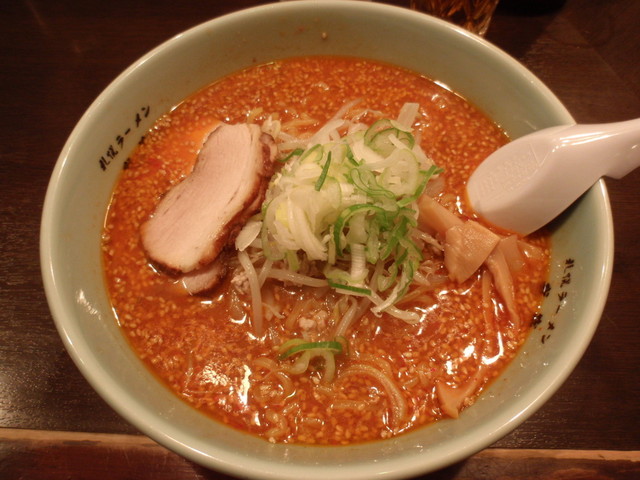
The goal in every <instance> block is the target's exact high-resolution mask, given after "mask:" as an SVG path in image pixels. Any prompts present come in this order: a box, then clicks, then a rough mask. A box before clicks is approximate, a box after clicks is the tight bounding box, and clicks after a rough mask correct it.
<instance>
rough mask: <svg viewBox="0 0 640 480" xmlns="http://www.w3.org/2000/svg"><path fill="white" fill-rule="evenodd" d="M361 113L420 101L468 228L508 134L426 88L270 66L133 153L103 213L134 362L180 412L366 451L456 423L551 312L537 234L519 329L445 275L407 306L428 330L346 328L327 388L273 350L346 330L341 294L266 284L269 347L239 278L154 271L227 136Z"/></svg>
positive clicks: (206, 94)
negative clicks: (217, 143)
mask: <svg viewBox="0 0 640 480" xmlns="http://www.w3.org/2000/svg"><path fill="white" fill-rule="evenodd" d="M354 99H360V100H361V101H360V103H359V104H358V107H357V108H360V109H369V110H371V111H377V112H380V113H381V114H383V115H384V116H387V117H389V118H395V117H396V116H397V115H398V112H399V110H400V108H401V107H402V105H403V104H404V103H405V102H415V103H418V104H419V105H420V115H419V118H418V119H417V121H416V124H415V127H414V132H416V134H417V135H418V138H420V141H421V145H422V148H423V149H424V151H425V152H426V153H427V154H428V155H429V156H430V157H432V159H433V160H434V162H435V163H436V164H437V165H438V166H440V167H442V168H443V169H444V173H443V174H442V175H441V176H440V179H441V180H440V182H441V185H440V188H441V192H439V193H438V195H437V200H438V202H439V203H441V204H442V205H444V206H446V207H447V208H449V209H450V210H451V211H455V212H456V214H457V215H459V216H460V217H462V218H465V217H468V216H471V214H470V213H469V211H468V209H467V207H466V206H465V204H464V199H463V197H464V195H463V190H464V185H465V182H466V180H467V178H468V176H469V175H470V173H471V172H472V171H473V169H474V168H475V166H476V165H478V163H479V162H481V161H482V160H483V159H484V158H485V157H486V156H487V155H488V154H489V153H491V152H492V151H494V150H495V149H497V148H498V147H499V146H501V145H503V144H504V143H506V142H507V141H508V139H507V138H506V136H505V135H504V133H503V132H502V131H501V130H500V128H499V127H498V126H496V125H495V124H494V123H493V122H492V121H491V120H490V119H488V118H487V117H486V116H485V115H484V114H483V113H481V112H480V111H478V110H477V109H476V108H475V107H474V106H472V105H471V104H469V103H468V102H466V101H465V100H464V99H463V98H461V97H460V96H458V95H456V94H455V93H452V92H450V91H448V90H447V89H445V88H443V87H442V86H439V85H438V84H436V83H434V82H433V81H431V80H429V79H427V78H425V77H423V76H420V75H418V74H415V73H413V72H409V71H407V70H404V69H401V68H397V67H394V66H391V65H386V64H381V63H377V62H373V61H366V60H360V59H352V58H338V57H305V58H296V59H290V60H284V61H277V62H273V63H269V64H265V65H258V66H255V67H252V68H249V69H247V70H243V71H241V72H238V73H235V74H233V75H230V76H228V77H225V78H223V79H221V80H219V81H216V82H215V83H213V84H212V85H210V86H208V87H207V88H205V89H203V90H202V91H200V92H198V93H196V94H195V95H193V96H192V97H190V98H188V99H186V100H185V101H184V102H183V103H181V104H180V105H178V106H177V107H176V108H175V109H173V110H172V111H171V112H169V113H167V114H166V115H164V116H163V117H161V118H160V119H159V120H158V121H157V122H156V124H155V125H154V127H153V128H152V129H151V130H150V131H149V132H148V134H147V135H146V137H145V139H144V142H142V143H141V144H140V145H139V146H138V147H137V148H136V149H135V150H134V151H133V152H132V154H131V156H130V159H129V161H128V162H127V168H126V169H124V170H123V172H122V175H121V178H120V179H119V181H118V183H117V185H116V187H115V190H114V193H113V198H112V201H111V204H110V207H109V210H108V213H107V218H106V222H105V228H104V234H103V258H104V266H105V272H106V281H107V285H108V290H109V293H110V296H111V301H112V305H113V308H114V311H115V312H116V315H117V319H118V322H119V324H120V326H121V328H122V330H123V332H124V334H125V335H126V337H127V338H128V340H129V342H130V343H131V345H132V347H133V349H134V350H135V352H136V353H137V354H138V356H139V357H140V358H141V359H142V360H143V361H144V362H145V363H146V364H147V365H148V367H149V369H150V370H151V371H152V372H153V373H154V374H155V375H157V377H158V378H160V379H161V380H162V382H164V383H165V384H166V385H167V387H168V388H170V389H171V390H172V391H173V392H175V394H176V395H177V396H179V397H180V398H182V399H183V400H184V401H186V402H188V403H189V404H191V405H193V406H194V407H195V408H197V409H199V410H200V411H202V412H203V413H206V414H207V415H210V416H211V417H213V418H214V419H216V420H218V421H220V422H223V423H225V424H228V425H230V426H232V427H234V428H237V429H240V430H243V431H247V432H250V433H252V434H255V435H258V436H261V437H264V438H265V439H267V440H269V441H273V442H291V443H304V444H332V445H340V444H348V443H356V442H364V441H371V440H376V439H383V438H388V437H391V436H393V435H397V434H400V433H402V432H406V431H408V430H411V429H414V428H416V427H420V426H423V425H427V424H430V423H432V422H434V421H436V420H438V419H440V418H443V417H447V416H456V415H457V413H458V411H461V410H463V409H464V408H466V407H468V406H470V405H471V404H472V403H473V402H474V400H475V398H476V397H477V396H478V395H479V393H480V392H481V390H482V389H483V388H484V387H485V386H486V385H487V384H488V383H489V382H491V380H492V379H494V378H495V377H496V376H498V375H499V374H500V372H501V371H502V370H503V369H504V368H505V366H506V365H507V364H508V363H509V361H510V360H511V359H512V358H513V357H514V356H515V354H516V353H517V351H518V348H519V347H520V345H521V344H522V343H523V341H524V340H525V338H526V336H527V334H528V332H529V330H530V327H531V321H532V318H533V317H534V315H535V314H536V312H537V310H538V308H539V305H540V302H541V297H542V285H543V283H544V282H545V280H546V275H547V269H548V257H549V247H548V238H545V237H544V236H542V235H538V236H536V237H532V238H528V239H527V241H528V243H529V244H531V245H533V246H534V249H535V250H536V251H537V252H538V255H537V256H533V257H529V258H527V260H526V261H525V262H524V266H523V267H522V270H521V271H520V272H519V273H518V274H517V275H515V277H514V289H515V299H516V305H517V309H518V313H519V319H520V321H518V322H514V321H513V319H510V318H509V316H508V315H507V313H506V312H505V309H504V307H503V305H502V304H501V302H500V299H499V297H496V296H495V295H494V296H493V300H492V301H491V305H488V303H487V297H486V294H487V289H488V288H490V286H488V284H487V282H486V276H484V275H483V272H482V271H479V272H478V273H477V274H475V275H473V276H472V277H471V278H470V279H469V280H467V281H465V282H464V283H462V284H457V283H455V282H452V281H450V280H448V279H447V278H446V277H445V276H444V275H442V279H441V280H440V282H439V283H438V285H437V287H434V288H433V289H431V290H429V291H424V292H419V293H420V294H419V295H411V294H410V295H408V300H407V302H406V304H405V305H403V308H412V309H415V310H416V311H418V312H420V313H421V320H420V321H419V322H418V323H417V324H415V325H408V324H406V323H404V322H403V321H401V320H398V319H396V318H393V317H391V316H389V315H387V314H382V315H381V316H380V317H378V316H375V315H373V314H371V313H368V314H365V315H364V317H363V318H362V319H361V320H360V321H358V322H357V323H355V324H354V325H353V326H352V327H351V328H349V329H348V330H347V332H346V333H345V335H344V336H345V338H346V340H347V341H348V345H349V348H348V350H349V351H348V353H347V352H345V353H344V354H343V355H337V356H336V376H335V378H334V380H333V381H332V382H331V383H330V384H325V383H324V382H323V381H322V373H323V372H322V366H319V367H318V368H317V370H313V369H311V370H310V371H306V372H304V374H299V375H295V374H291V373H289V372H287V371H286V370H283V369H282V368H280V366H281V364H282V362H283V361H282V360H279V359H278V353H277V352H278V348H279V346H280V345H281V344H282V343H283V342H284V341H285V340H286V339H290V338H293V337H298V336H300V335H301V334H302V331H303V330H304V331H307V332H308V331H310V332H311V333H312V334H315V335H316V336H317V337H318V338H321V337H322V332H323V331H324V330H326V329H329V328H332V327H334V325H333V324H332V316H331V315H332V311H334V309H335V308H336V304H337V303H338V302H339V301H340V296H339V295H338V294H335V293H333V292H331V291H328V290H326V289H325V290H324V291H322V292H318V291H312V290H311V289H305V288H302V287H295V286H291V285H286V284H283V283H281V282H277V281H275V280H273V281H267V283H266V284H265V287H264V289H263V298H264V301H265V304H266V306H265V307H264V318H265V320H264V325H265V330H266V333H265V336H264V337H263V338H256V336H255V335H254V332H253V330H252V327H251V309H250V305H251V302H250V300H249V299H248V298H246V296H245V297H242V294H241V293H240V294H239V293H238V291H237V290H234V288H233V284H232V275H229V276H228V278H227V279H226V280H225V281H224V283H223V285H221V286H220V287H219V288H218V289H216V290H215V291H214V292H213V293H212V294H211V295H208V296H190V295H188V294H185V292H184V291H183V290H182V289H181V288H180V287H179V286H178V285H177V284H176V281H175V279H174V278H172V277H171V276H169V275H166V274H163V273H162V272H159V271H158V270H157V269H156V268H154V267H153V266H152V265H151V264H150V263H149V261H148V259H147V257H146V255H145V252H144V250H143V249H142V247H141V244H140V233H139V231H140V226H141V225H142V223H144V222H145V220H147V219H148V218H149V216H150V215H151V214H152V213H153V211H154V209H155V206H156V204H157V202H158V200H159V198H161V196H162V195H163V194H164V193H165V192H166V191H167V190H168V189H169V188H170V187H171V186H172V185H175V184H176V183H177V182H179V181H180V180H181V179H182V178H184V176H185V175H187V174H188V173H189V171H190V169H191V167H192V166H193V163H194V161H195V159H196V156H197V154H198V151H199V148H200V146H201V145H202V142H203V139H204V137H205V136H206V134H207V132H209V131H210V130H211V128H212V127H213V126H214V125H215V124H216V123H217V122H219V121H220V120H221V121H224V122H227V123H241V122H252V123H257V124H262V123H263V122H264V121H265V120H266V119H267V118H269V117H271V118H274V119H277V120H279V121H281V122H282V125H283V128H285V126H287V125H289V127H290V128H291V129H295V130H296V132H297V133H298V134H305V133H306V132H313V131H315V130H316V129H317V128H318V127H320V126H321V125H322V124H324V122H326V121H327V120H328V119H330V118H331V117H332V116H333V115H334V114H335V113H336V112H337V111H338V110H339V109H340V108H341V107H342V106H343V105H345V104H346V103H347V102H350V101H353V100H354ZM502 233H504V232H502ZM483 289H484V292H483ZM238 296H240V297H238ZM483 302H484V304H483ZM301 305H302V307H301ZM239 306H240V307H239ZM487 311H489V312H490V315H488V314H487ZM446 395H448V396H452V397H457V398H458V400H457V408H456V409H455V410H454V411H451V409H450V408H447V407H446V406H444V404H443V398H444V397H443V396H446Z"/></svg>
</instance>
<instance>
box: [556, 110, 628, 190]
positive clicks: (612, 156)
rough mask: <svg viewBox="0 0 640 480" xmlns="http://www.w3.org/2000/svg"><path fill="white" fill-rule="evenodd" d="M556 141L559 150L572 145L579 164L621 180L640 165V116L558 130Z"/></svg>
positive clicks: (574, 156) (573, 153) (573, 154)
mask: <svg viewBox="0 0 640 480" xmlns="http://www.w3.org/2000/svg"><path fill="white" fill-rule="evenodd" d="M554 142H556V145H558V147H559V149H564V148H566V147H571V150H570V151H571V153H572V156H573V158H575V159H576V163H577V164H579V163H582V162H585V163H587V164H588V165H584V164H583V165H582V167H583V168H590V169H593V171H595V172H598V173H599V174H600V176H607V177H611V178H616V179H619V178H622V177H624V176H625V175H627V174H628V173H630V172H631V171H633V170H634V169H636V168H637V167H639V166H640V119H634V120H627V121H624V122H616V123H605V124H599V125H598V124H597V125H573V126H570V127H567V128H565V129H562V130H561V131H560V132H558V136H557V137H556V139H555V140H554ZM568 152H569V150H567V153H568ZM580 157H582V159H583V160H580ZM576 166H577V165H576Z"/></svg>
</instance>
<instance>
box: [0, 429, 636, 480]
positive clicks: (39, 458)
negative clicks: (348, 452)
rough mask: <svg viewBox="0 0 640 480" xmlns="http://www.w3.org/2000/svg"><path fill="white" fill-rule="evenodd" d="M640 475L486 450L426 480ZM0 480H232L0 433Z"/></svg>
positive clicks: (613, 460) (596, 455) (75, 443)
mask: <svg viewBox="0 0 640 480" xmlns="http://www.w3.org/2000/svg"><path fill="white" fill-rule="evenodd" d="M638 475H640V451H610V450H549V449H541V450H535V449H515V450H509V449H498V448H492V449H487V450H484V451H482V452H480V453H478V454H476V455H474V456H472V457H470V458H469V459H467V460H465V461H463V462H460V463H458V464H456V465H453V466H451V467H449V468H446V469H443V470H440V471H438V472H434V473H432V474H430V475H425V476H423V477H421V478H424V479H425V480H427V479H428V480H462V479H476V480H481V479H486V480H494V479H496V478H500V479H501V480H511V479H519V480H523V479H529V478H531V479H534V478H535V479H539V478H552V479H554V480H563V479H567V480H578V479H585V480H586V479H591V480H593V479H609V478H611V479H613V478H615V479H616V480H625V479H628V480H635V479H636V478H638ZM0 477H2V478H29V479H31V480H38V479H42V480H45V479H46V480H58V479H60V480H64V479H69V478H73V479H92V480H100V479H110V480H113V479H121V478H122V479H124V478H135V479H137V480H145V479H154V480H163V479H167V480H169V479H171V480H183V479H184V480H187V479H189V480H193V479H211V480H213V479H216V480H222V479H231V478H233V477H230V476H227V475H224V474H221V473H218V472H213V471H210V470H207V469H205V468H203V467H201V466H199V465H196V464H194V463H192V462H189V461H187V460H185V459H183V458H182V457H180V456H178V455H176V454H174V453H172V452H170V451H168V450H166V449H165V448H163V447H161V446H159V445H158V444H156V443H154V442H153V441H151V440H149V439H148V438H147V437H144V436H137V435H114V434H110V435H107V434H86V433H77V432H43V431H33V430H11V429H0Z"/></svg>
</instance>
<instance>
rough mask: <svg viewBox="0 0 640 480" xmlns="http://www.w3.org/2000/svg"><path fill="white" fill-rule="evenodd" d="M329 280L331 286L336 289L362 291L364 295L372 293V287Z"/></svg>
mask: <svg viewBox="0 0 640 480" xmlns="http://www.w3.org/2000/svg"><path fill="white" fill-rule="evenodd" d="M327 281H328V282H329V286H330V287H332V288H335V289H336V290H347V291H349V292H353V293H361V294H362V295H371V289H369V288H362V287H354V286H353V285H345V284H342V283H336V282H334V281H331V280H327Z"/></svg>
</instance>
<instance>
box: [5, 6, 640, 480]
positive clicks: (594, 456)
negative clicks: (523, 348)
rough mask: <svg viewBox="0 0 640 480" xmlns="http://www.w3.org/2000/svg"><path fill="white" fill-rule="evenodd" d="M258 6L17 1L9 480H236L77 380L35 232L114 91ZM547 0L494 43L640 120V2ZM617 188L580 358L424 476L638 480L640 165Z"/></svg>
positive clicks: (590, 119)
mask: <svg viewBox="0 0 640 480" xmlns="http://www.w3.org/2000/svg"><path fill="white" fill-rule="evenodd" d="M262 3H266V2H260V1H249V0H242V1H240V0H226V1H225V0H210V1H206V2H205V1H197V0H193V1H183V2H176V1H167V0H156V1H148V0H130V1H123V0H111V1H108V2H104V1H97V0H85V1H71V0H61V1H55V2H50V1H45V0H15V1H11V2H4V3H3V5H2V6H0V22H1V27H2V28H1V29H0V38H1V42H2V43H1V48H0V55H1V58H0V62H1V64H2V70H1V73H0V85H1V87H2V88H0V99H1V102H0V108H1V113H2V114H1V115H0V122H1V125H2V128H0V135H1V141H0V195H1V201H0V478H3V479H5V478H6V479H14V478H15V479H18V478H26V479H31V478H34V479H36V478H43V479H44V478H46V479H58V478H59V479H62V478H65V479H67V478H72V479H76V478H92V479H94V478H95V479H101V478H110V479H114V478H115V479H118V478H122V479H125V478H127V479H128V478H132V479H133V478H135V479H147V478H155V479H165V478H166V479H169V478H171V479H183V478H184V479H195V478H198V479H199V478H203V479H214V478H215V479H222V478H228V477H225V476H224V475H222V474H219V473H216V472H210V471H207V470H206V469H203V468H201V467H199V466H197V465H194V464H192V463H190V462H188V461H187V460H184V459H182V458H180V457H178V456H177V455H175V454H173V453H171V452H168V451H167V450H165V449H164V448H163V447H160V446H158V445H157V444H155V443H154V442H152V441H151V440H149V439H147V438H146V437H144V436H141V435H140V434H139V433H138V432H137V431H136V430H135V429H134V428H133V427H132V426H131V425H129V424H128V423H127V422H125V421H124V420H123V419H121V418H120V417H119V416H118V415H117V414H116V413H114V411H113V410H112V409H111V408H110V407H109V406H108V405H106V404H105V402H104V401H103V400H102V399H101V398H100V397H99V396H98V395H97V394H96V393H95V392H94V391H93V390H92V388H91V387H90V386H89V384H88V383H87V382H86V380H85V379H84V378H83V377H82V376H81V375H80V373H79V371H78V370H77V368H76V367H75V365H74V364H73V362H72V361H71V359H70V357H69V356H68V354H67V353H66V351H65V349H64V347H63V345H62V342H61V340H60V338H59V336H58V333H57V331H56V329H55V326H54V323H53V321H52V318H51V315H50V313H49V309H48V306H47V302H46V299H45V296H44V292H43V287H42V280H41V276H40V263H39V252H38V241H39V240H38V235H39V228H40V215H41V211H42V205H43V200H44V195H45V191H46V187H47V183H48V181H49V177H50V175H51V171H52V169H53V166H54V164H55V162H56V159H57V157H58V155H59V153H60V151H61V149H62V147H63V145H64V143H65V141H66V139H67V137H68V136H69V134H70V133H71V131H72V129H73V127H74V125H75V124H76V122H77V121H78V120H79V118H80V117H81V115H82V113H83V112H84V110H85V109H86V108H87V107H88V106H89V105H90V104H91V102H92V101H93V100H94V99H95V98H96V96H97V95H98V94H99V93H100V92H101V91H102V90H103V89H104V88H105V87H106V86H107V85H108V84H109V82H110V81H111V80H113V79H114V78H115V77H116V76H117V75H118V74H119V73H120V72H122V71H123V70H124V69H125V68H126V67H127V66H129V65H130V64H131V63H132V62H133V61H135V60H136V59H138V58H139V57H140V56H142V55H143V54H144V53H146V52H147V51H148V50H150V49H151V48H153V47H155V46H157V45H158V44H160V43H161V42H163V41H165V40H167V39H168V38H170V37H172V36H173V35H175V34H177V33H179V32H181V31H183V30H185V29H187V28H190V27H192V26H194V25H197V24H199V23H201V22H204V21H206V20H208V19H211V18H213V17H216V16H219V15H223V14H226V13H229V12H231V11H234V10H238V9H241V8H247V7H251V6H254V5H258V4H262ZM389 3H396V4H402V2H400V1H397V2H389ZM535 3H536V0H504V1H503V2H502V4H501V6H500V7H499V8H498V11H497V12H496V15H495V18H494V20H493V22H492V25H491V27H490V30H489V32H488V34H487V39H488V40H489V41H491V42H493V43H495V44H496V45H497V46H498V47H500V48H502V49H503V50H505V51H506V52H507V53H509V54H510V55H512V56H513V57H515V58H516V59H518V60H519V61H521V62H522V63H523V64H524V65H526V66H527V67H528V68H529V69H530V70H532V71H533V72H534V73H535V74H536V75H537V76H538V77H539V78H540V79H541V80H543V81H544V82H545V83H546V84H547V85H548V86H549V87H550V88H551V90H552V91H553V92H554V93H555V94H556V95H557V96H558V97H559V98H560V100H561V101H562V102H563V103H564V104H565V105H566V107H567V108H568V110H569V111H570V112H571V113H572V114H573V116H574V118H575V119H576V120H577V121H578V122H581V123H601V122H612V121H619V120H626V119H631V118H636V117H640V33H639V32H640V31H639V30H638V24H639V23H640V2H639V1H637V0H608V1H607V0H566V1H565V2H556V3H559V6H556V7H555V8H550V9H543V11H542V12H540V11H537V12H535V13H531V10H529V11H527V10H526V9H524V10H523V8H522V7H523V5H525V4H529V5H531V4H535ZM545 3H548V2H545ZM603 161H604V159H603ZM607 186H608V189H609V195H610V199H611V205H612V210H613V215H614V222H615V237H616V238H615V246H616V252H615V267H614V275H613V281H612V285H611V291H610V295H609V300H608V302H607V306H606V308H605V311H604V314H603V316H602V320H601V322H600V326H599V328H598V330H597V332H596V335H595V337H594V340H593V342H592V343H591V345H590V347H589V349H588V350H587V352H586V353H585V355H584V357H583V359H582V361H581V362H580V363H579V365H578V366H577V368H576V369H575V371H574V372H573V374H572V375H571V376H570V377H569V379H568V380H567V381H566V383H565V384H564V385H563V387H562V388H561V389H560V390H559V391H558V392H557V393H556V394H555V395H554V396H553V397H552V398H551V400H550V401H549V402H548V403H547V404H546V405H545V406H544V407H543V408H542V409H540V410H539V411H538V412H537V413H535V414H534V415H533V416H532V417H531V418H530V419H529V420H527V421H526V422H524V423H523V424H522V425H521V426H520V427H519V428H517V429H516V430H515V431H513V432H512V433H511V434H509V435H507V436H506V437H504V438H503V439H501V440H500V441H498V442H497V443H496V444H495V445H493V446H492V447H491V448H489V449H487V450H485V451H483V452H480V453H479V454H477V455H475V456H473V457H471V458H470V459H468V460H467V461H465V462H462V463H460V464H457V465H455V466H452V467H450V468H448V469H445V470H443V471H440V472H436V473H435V474H432V475H428V476H426V477H424V478H429V479H445V478H446V479H494V478H496V479H497V478H503V479H515V478H518V479H529V478H531V479H533V478H553V479H583V478H584V479H592V478H593V479H636V478H640V469H639V465H640V463H639V461H640V459H639V456H638V452H639V451H640V425H639V423H640V401H639V398H640V385H639V378H640V376H639V375H638V369H639V367H640V353H639V352H640V349H639V348H638V345H637V344H638V341H639V340H640V321H639V320H640V295H639V294H640V288H639V285H640V275H639V271H640V247H639V245H638V244H639V241H638V239H640V215H639V214H638V211H639V209H640V201H639V200H638V197H639V195H638V188H639V186H640V171H636V172H633V173H632V174H630V175H629V176H628V177H626V178H625V179H623V180H619V181H608V182H607Z"/></svg>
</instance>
